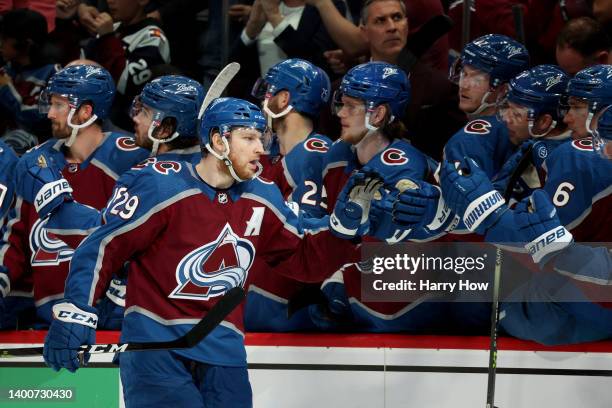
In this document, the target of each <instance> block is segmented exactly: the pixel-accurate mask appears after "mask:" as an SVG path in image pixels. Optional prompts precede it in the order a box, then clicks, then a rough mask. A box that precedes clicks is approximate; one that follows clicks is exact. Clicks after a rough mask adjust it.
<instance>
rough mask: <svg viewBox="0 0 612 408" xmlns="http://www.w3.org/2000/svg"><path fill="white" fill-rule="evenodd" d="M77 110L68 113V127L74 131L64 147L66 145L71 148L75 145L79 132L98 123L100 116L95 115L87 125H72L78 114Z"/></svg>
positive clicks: (73, 109)
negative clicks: (73, 118)
mask: <svg viewBox="0 0 612 408" xmlns="http://www.w3.org/2000/svg"><path fill="white" fill-rule="evenodd" d="M76 111H77V108H70V112H69V113H68V120H67V122H68V127H69V128H70V129H72V131H71V132H70V137H69V138H68V140H67V141H66V142H65V143H64V145H66V146H67V147H70V146H72V145H73V144H74V142H75V141H76V137H77V134H78V133H79V130H81V129H83V128H86V127H87V126H89V125H91V124H92V123H94V122H95V121H96V119H98V115H96V114H95V113H94V114H93V115H92V117H91V118H89V119H88V120H87V121H86V122H85V123H83V124H81V125H77V124H75V123H72V117H73V116H74V114H75V113H76Z"/></svg>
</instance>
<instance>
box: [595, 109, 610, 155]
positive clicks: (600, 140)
mask: <svg viewBox="0 0 612 408" xmlns="http://www.w3.org/2000/svg"><path fill="white" fill-rule="evenodd" d="M591 134H592V137H593V148H594V149H595V151H597V152H598V153H599V154H600V155H602V156H603V157H605V158H607V159H610V160H612V107H607V108H604V110H603V112H601V115H600V116H599V119H598V120H597V130H595V131H593V132H592V133H591Z"/></svg>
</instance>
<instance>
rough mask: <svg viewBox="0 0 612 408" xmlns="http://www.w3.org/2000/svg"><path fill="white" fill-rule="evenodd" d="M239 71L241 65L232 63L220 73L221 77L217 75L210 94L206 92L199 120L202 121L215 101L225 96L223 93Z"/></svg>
mask: <svg viewBox="0 0 612 408" xmlns="http://www.w3.org/2000/svg"><path fill="white" fill-rule="evenodd" d="M238 71H240V64H239V63H237V62H230V63H229V64H227V65H226V66H225V68H223V69H222V70H221V72H219V75H217V77H216V78H215V80H214V81H213V83H212V84H211V85H210V87H209V88H208V92H206V96H205V97H204V102H202V107H201V108H200V113H198V119H202V115H204V111H205V110H206V108H207V107H208V105H210V103H211V102H212V101H213V99H217V98H219V97H220V96H221V95H222V94H223V91H225V88H227V86H228V85H229V83H230V82H231V81H232V79H234V77H235V76H236V74H237V73H238Z"/></svg>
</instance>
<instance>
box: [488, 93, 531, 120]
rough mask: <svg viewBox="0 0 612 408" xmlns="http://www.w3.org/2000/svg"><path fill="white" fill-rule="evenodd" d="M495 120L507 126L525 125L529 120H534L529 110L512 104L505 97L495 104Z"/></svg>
mask: <svg viewBox="0 0 612 408" xmlns="http://www.w3.org/2000/svg"><path fill="white" fill-rule="evenodd" d="M497 118H498V119H499V120H500V121H502V122H504V123H506V124H508V125H521V124H525V125H526V124H527V122H528V120H529V119H531V120H533V119H534V118H533V114H532V111H531V109H529V108H527V107H525V106H520V105H517V104H515V103H512V102H510V101H509V100H508V98H507V97H505V98H503V99H501V100H500V101H498V103H497Z"/></svg>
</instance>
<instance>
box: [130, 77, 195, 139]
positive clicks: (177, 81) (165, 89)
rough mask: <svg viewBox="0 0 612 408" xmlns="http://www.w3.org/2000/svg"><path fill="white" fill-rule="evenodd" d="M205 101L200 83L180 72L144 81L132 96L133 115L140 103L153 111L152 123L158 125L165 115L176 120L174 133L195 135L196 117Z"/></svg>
mask: <svg viewBox="0 0 612 408" xmlns="http://www.w3.org/2000/svg"><path fill="white" fill-rule="evenodd" d="M203 101H204V89H203V88H202V85H200V84H199V83H198V82H196V81H194V80H193V79H190V78H187V77H184V76H180V75H166V76H163V77H159V78H156V79H154V80H153V81H151V82H149V83H147V84H146V85H145V87H144V88H143V89H142V91H141V93H140V95H139V96H137V97H136V98H135V99H134V104H133V108H134V109H133V110H132V115H133V116H134V115H135V114H137V113H138V110H139V109H140V107H141V105H145V106H148V107H149V108H151V109H153V110H154V111H155V113H154V116H153V122H156V125H159V124H160V123H161V122H162V121H163V120H164V119H165V118H174V119H175V120H176V133H177V134H178V135H179V136H181V137H186V138H192V137H197V136H198V133H197V119H198V112H199V109H200V105H202V102H203Z"/></svg>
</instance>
